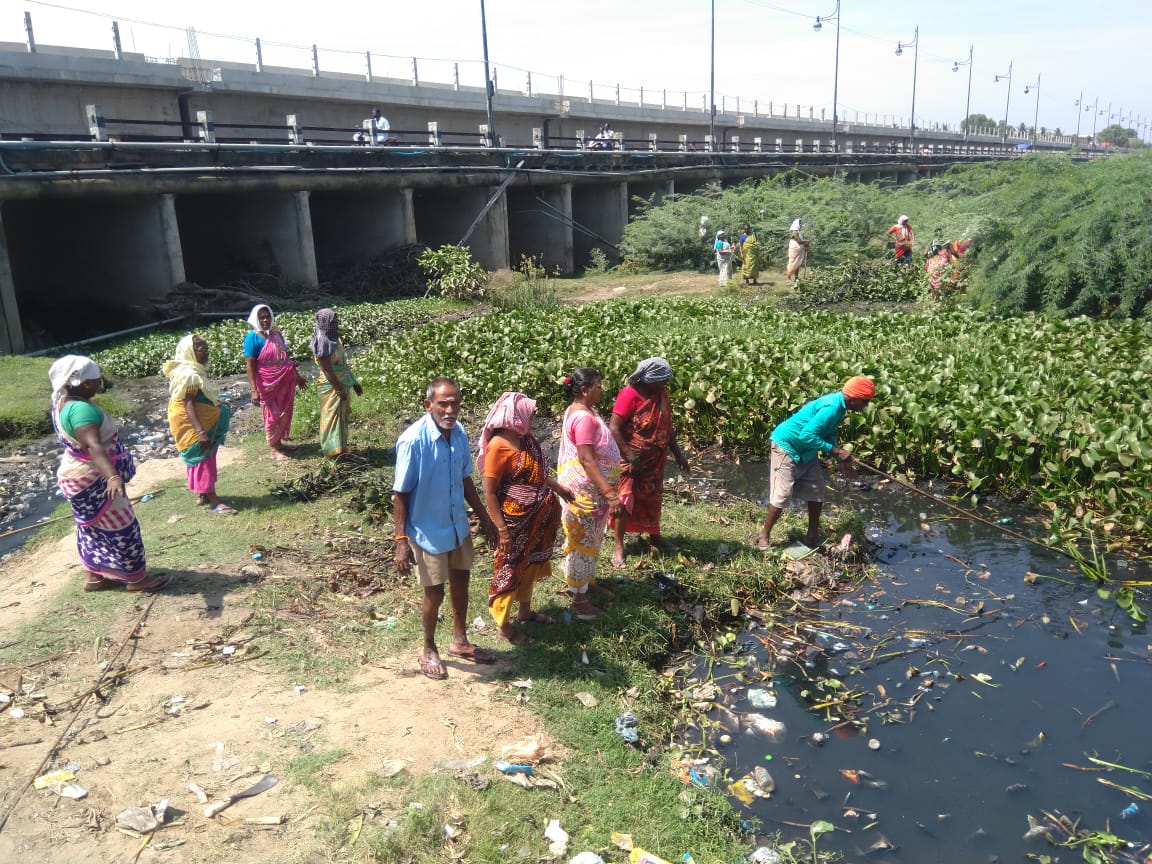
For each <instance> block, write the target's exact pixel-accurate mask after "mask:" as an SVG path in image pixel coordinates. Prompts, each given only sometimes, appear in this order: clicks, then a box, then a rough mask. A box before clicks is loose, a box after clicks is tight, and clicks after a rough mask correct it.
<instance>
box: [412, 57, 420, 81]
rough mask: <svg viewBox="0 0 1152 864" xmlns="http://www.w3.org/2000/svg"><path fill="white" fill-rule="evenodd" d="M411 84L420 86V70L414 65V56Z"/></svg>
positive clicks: (413, 59)
mask: <svg viewBox="0 0 1152 864" xmlns="http://www.w3.org/2000/svg"><path fill="white" fill-rule="evenodd" d="M412 86H413V87H419V86H420V70H419V69H418V68H417V67H416V58H415V57H413V58H412Z"/></svg>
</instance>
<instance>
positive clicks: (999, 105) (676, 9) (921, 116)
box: [0, 0, 1152, 140]
mask: <svg viewBox="0 0 1152 864" xmlns="http://www.w3.org/2000/svg"><path fill="white" fill-rule="evenodd" d="M713 2H714V4H715V19H714V20H715V33H716V52H715V57H716V59H715V65H714V67H713V65H712V63H711V54H710V43H711V40H710V36H711V33H712V23H713V16H712V11H711V10H712V4H713ZM485 6H486V20H487V30H488V52H489V58H490V61H491V63H492V64H493V66H494V67H495V69H496V70H497V81H498V85H499V87H500V88H501V89H523V88H524V87H525V86H526V82H527V77H528V74H527V73H528V72H529V71H531V73H532V80H533V89H534V90H536V91H539V92H545V93H547V92H558V91H559V90H560V89H561V86H562V87H563V90H564V93H565V95H570V96H579V97H586V96H587V94H588V89H589V81H590V80H592V81H593V82H595V88H594V89H595V95H596V98H597V99H611V98H614V95H615V87H616V85H617V84H619V85H620V87H621V88H622V94H621V98H622V99H623V100H625V101H635V100H636V99H637V98H638V96H639V89H640V88H641V87H642V88H644V98H645V101H646V102H649V103H653V104H659V103H660V102H661V100H662V98H663V92H664V91H665V90H666V91H668V96H667V100H668V102H669V103H670V104H672V105H676V106H681V105H683V102H684V98H685V97H684V95H683V93H685V92H686V93H688V97H687V99H688V104H689V106H690V107H691V108H697V109H699V108H702V107H703V105H704V104H705V102H704V99H705V96H706V94H707V92H708V89H709V77H710V73H711V72H712V71H713V68H714V71H715V79H716V84H715V91H716V94H717V96H716V101H717V105H718V106H720V105H721V104H723V105H724V106H725V107H726V108H727V109H728V110H730V111H734V110H735V107H736V97H737V96H739V97H740V110H741V111H742V112H743V113H746V114H748V113H751V112H752V108H753V105H752V102H753V100H757V101H758V107H759V110H760V111H761V112H762V113H763V112H765V111H766V106H767V104H768V102H769V101H771V102H772V103H773V108H774V109H775V110H776V112H777V113H779V112H780V111H781V108H782V106H784V105H788V106H789V110H790V112H791V113H793V114H794V113H795V106H796V105H797V104H800V105H802V106H804V108H803V111H804V115H805V116H807V112H808V106H814V107H815V111H816V114H817V116H819V112H820V110H821V109H824V111H825V112H826V116H827V117H829V118H830V117H831V106H832V97H833V83H834V72H833V70H834V65H835V62H834V61H835V56H836V21H835V19H833V20H827V21H826V22H825V23H824V26H823V27H822V29H821V31H820V32H818V33H817V32H814V31H813V24H814V22H815V18H816V16H832V15H834V13H835V10H836V8H837V0H575V2H572V0H486V3H485ZM25 11H27V12H30V13H31V15H32V23H33V28H34V31H35V36H36V41H37V42H38V43H39V44H41V45H73V46H78V47H87V48H108V47H110V46H111V22H112V20H118V21H119V22H120V24H119V26H120V34H121V41H122V44H123V47H124V50H125V51H136V52H139V53H143V54H146V55H149V56H152V57H158V58H167V57H179V56H185V57H186V56H189V37H188V32H187V28H189V27H191V28H194V30H195V34H196V35H195V43H196V46H197V48H198V51H199V54H200V56H201V57H202V58H204V59H205V60H210V59H220V60H233V61H247V62H252V61H253V59H254V57H255V48H254V40H255V38H256V37H260V39H261V42H262V49H263V59H264V62H265V64H267V65H270V66H273V65H282V66H296V67H302V68H308V67H309V66H310V64H311V47H310V46H311V45H312V44H316V45H318V46H319V49H320V65H321V68H322V69H332V70H334V71H345V72H361V71H363V69H364V62H365V61H364V53H365V52H366V51H371V52H372V55H373V57H372V63H373V72H374V74H376V75H382V76H390V77H404V78H406V77H410V75H411V65H412V60H411V58H412V57H416V58H418V60H417V69H418V74H419V77H420V78H421V79H422V80H428V81H451V80H452V75H453V62H456V63H459V64H460V65H459V74H460V78H461V83H464V84H470V83H476V84H479V83H480V82H482V81H483V71H482V69H483V67H482V65H481V63H480V61H481V59H482V57H483V54H482V39H481V26H480V25H481V15H480V0H437V2H436V3H434V4H429V5H427V6H425V5H424V4H423V3H414V2H401V0H375V2H364V0H325V2H323V3H308V4H304V3H292V2H284V0H278V2H275V3H272V2H266V0H196V2H194V3H187V4H175V3H171V2H167V0H160V2H157V0H71V2H69V0H62V2H52V3H49V2H43V0H19V2H18V0H0V41H5V42H22V41H23V40H24V12H25ZM840 28H841V29H840V52H839V54H840V56H839V60H840V63H839V68H840V72H839V79H838V81H839V83H838V99H837V103H838V105H839V114H840V119H841V121H842V122H848V123H851V122H853V121H854V120H856V119H857V118H858V119H859V120H861V121H863V120H865V119H866V118H867V119H871V118H872V117H873V116H874V115H880V116H881V118H883V119H884V120H887V121H888V122H894V121H900V122H902V123H904V124H906V123H907V121H908V117H909V114H910V111H911V108H912V83H913V73H914V72H915V77H916V94H915V96H916V109H915V110H916V118H917V125H918V126H929V125H931V124H932V123H940V124H951V125H952V126H953V127H954V126H955V124H957V123H959V121H960V120H962V119H963V118H964V116H965V102H966V98H967V87H968V72H969V67H968V66H966V65H961V66H960V68H959V69H958V70H956V71H953V69H952V66H953V63H954V62H956V61H961V62H962V63H964V62H966V61H967V59H968V57H969V48H970V47H971V48H972V57H973V63H972V66H971V70H972V76H971V88H972V92H971V109H970V112H971V113H982V114H986V115H988V116H990V117H991V118H993V119H994V120H996V121H999V120H1002V119H1003V118H1004V115H1005V110H1007V114H1008V120H1009V122H1010V123H1011V124H1012V125H1013V126H1017V125H1019V124H1020V123H1022V122H1023V123H1026V124H1027V125H1029V126H1031V125H1032V123H1033V118H1034V117H1037V116H1038V124H1037V125H1039V126H1040V127H1042V128H1045V129H1048V130H1049V131H1051V130H1054V129H1056V128H1059V129H1061V131H1063V132H1064V133H1065V134H1072V133H1074V132H1075V131H1076V128H1077V123H1078V122H1079V123H1080V131H1081V134H1083V135H1087V134H1090V133H1091V131H1092V127H1093V121H1094V120H1095V123H1096V128H1097V129H1103V128H1104V127H1105V126H1107V125H1109V122H1113V123H1114V122H1119V121H1121V120H1123V121H1124V122H1123V125H1124V126H1126V127H1135V126H1136V125H1137V118H1141V119H1142V120H1143V121H1144V122H1149V129H1148V131H1147V132H1146V134H1145V140H1152V121H1150V118H1152V51H1150V50H1149V48H1148V46H1149V45H1150V44H1152V0H1113V2H1110V3H1108V4H1102V3H1085V2H1073V0H1011V2H1003V0H966V2H957V0H950V2H944V0H914V2H906V3H902V4H898V3H892V2H890V0H889V2H880V0H842V2H841V3H840ZM917 28H918V33H919V35H918V36H916V33H917ZM914 38H916V39H917V40H918V48H919V58H918V60H917V59H916V57H915V54H916V49H915V48H913V47H907V48H905V50H904V52H903V54H902V55H901V56H897V55H896V53H895V49H896V47H897V42H899V41H903V42H904V43H905V44H908V43H911V42H912V41H913V39H914ZM1010 65H1011V72H1012V81H1011V87H1010V88H1009V85H1008V82H1007V80H1006V76H1007V74H1008V72H1009V66H1010ZM996 75H1000V76H1001V77H1002V80H1001V81H1000V82H996V81H994V78H995V76H996ZM561 76H563V84H562V85H561V84H560V82H559V79H560V77H561ZM1037 82H1038V83H1039V89H1037V88H1036V86H1035V85H1036V84H1037ZM1026 86H1027V87H1028V88H1029V89H1028V92H1027V93H1025V87H1026ZM1081 94H1082V98H1083V103H1082V105H1081V106H1080V107H1077V105H1076V104H1075V103H1076V102H1077V100H1079V99H1081ZM1085 109H1086V110H1085Z"/></svg>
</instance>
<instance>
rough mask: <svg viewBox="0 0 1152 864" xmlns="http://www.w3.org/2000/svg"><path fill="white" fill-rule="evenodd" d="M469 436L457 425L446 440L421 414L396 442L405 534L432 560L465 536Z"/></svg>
mask: <svg viewBox="0 0 1152 864" xmlns="http://www.w3.org/2000/svg"><path fill="white" fill-rule="evenodd" d="M472 467H473V466H472V451H471V450H469V449H468V434H467V433H466V432H465V431H464V427H463V426H461V425H460V424H459V423H457V424H456V425H455V426H453V427H452V432H451V434H450V435H449V437H448V438H447V439H445V437H444V435H443V433H442V432H441V431H440V427H439V426H437V425H436V421H435V420H433V419H432V415H431V414H425V415H424V416H423V417H422V418H420V419H419V420H417V421H416V422H415V423H413V424H412V425H411V426H409V427H408V428H407V429H405V430H404V433H403V434H402V435H401V436H400V438H399V440H398V441H397V442H396V479H395V480H394V481H393V483H392V490H393V491H394V492H405V493H407V494H408V520H407V521H406V522H405V523H404V531H405V533H407V534H408V538H409V540H410V541H411V542H413V543H415V544H417V545H418V546H419V547H420V548H421V549H423V550H425V551H426V552H431V553H432V554H433V555H443V554H444V553H446V552H451V551H452V550H453V549H455V548H456V547H457V546H459V545H460V544H461V543H463V542H464V539H465V538H466V537H467V536H468V534H469V533H470V532H469V528H468V513H467V510H466V509H465V501H464V478H465V477H471V476H472Z"/></svg>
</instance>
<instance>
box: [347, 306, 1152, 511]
mask: <svg viewBox="0 0 1152 864" xmlns="http://www.w3.org/2000/svg"><path fill="white" fill-rule="evenodd" d="M1150 340H1152V323H1147V322H1136V321H1093V320H1091V319H1088V318H1083V317H1081V318H1075V319H1069V320H1067V321H1056V320H1049V319H1044V318H1039V317H1036V316H1023V317H1017V318H1011V319H996V318H992V317H989V316H985V315H983V314H980V313H977V312H973V311H948V312H945V311H940V312H932V313H929V314H925V315H900V314H892V313H884V314H876V315H872V316H869V317H857V316H845V315H836V314H832V313H827V312H816V313H803V314H800V313H791V312H784V311H781V310H779V309H775V308H771V307H767V306H751V307H749V306H746V305H744V304H741V303H737V302H732V301H721V300H706V301H700V300H687V299H674V300H663V301H658V300H644V301H613V302H607V303H601V304H595V305H592V304H589V305H585V306H578V307H560V308H557V309H554V310H550V312H549V314H548V315H547V316H546V317H541V316H539V315H533V314H531V313H509V314H497V315H489V316H485V317H483V318H479V319H472V320H468V321H461V322H455V323H434V324H428V325H425V326H423V327H420V328H417V329H415V330H411V331H408V332H405V333H403V334H397V336H396V338H395V339H394V340H392V341H391V342H390V343H389V344H387V345H380V346H375V347H373V348H371V349H369V351H367V352H365V354H364V355H362V356H361V357H359V358H357V363H356V370H357V374H358V375H360V376H361V378H362V380H363V381H364V382H365V386H367V387H376V386H382V387H383V388H384V390H385V391H386V392H387V393H388V394H389V395H390V396H392V397H394V398H396V399H398V400H400V403H401V404H408V405H412V406H416V405H418V404H419V400H420V399H421V398H422V388H423V387H424V384H425V383H426V382H427V381H428V380H429V379H431V378H432V377H433V376H436V375H451V376H453V377H455V378H456V379H457V380H458V381H459V383H460V385H461V388H462V390H463V392H464V395H465V398H466V399H467V400H468V401H469V402H470V403H471V404H473V405H474V406H475V407H476V409H477V410H479V411H483V410H484V409H486V408H487V406H488V405H490V404H491V403H492V402H493V401H494V400H495V399H496V398H497V397H498V396H499V395H500V394H501V393H502V392H504V391H505V390H518V391H520V392H523V393H527V394H528V395H530V396H532V397H533V398H535V399H537V400H538V401H539V404H540V407H539V409H538V410H540V411H541V412H547V411H559V410H561V409H562V408H563V397H562V395H561V382H562V380H563V376H564V375H566V374H567V373H568V372H570V371H571V370H572V369H574V368H576V367H577V366H585V365H592V366H595V367H597V368H599V369H600V371H601V373H602V374H603V375H604V382H605V387H604V399H603V400H602V403H601V411H602V412H608V411H610V410H611V407H610V406H611V404H612V401H611V400H612V398H613V396H614V394H615V393H616V391H617V390H618V389H619V388H620V386H621V385H622V383H623V380H624V377H625V376H626V375H627V374H628V373H630V372H631V371H632V370H633V368H634V367H635V364H636V362H637V361H638V360H640V359H642V358H644V357H647V356H650V355H661V356H664V357H666V358H667V359H668V360H669V362H670V363H671V364H672V366H673V368H674V369H675V371H676V382H675V385H674V387H673V401H674V405H675V410H676V415H677V416H676V423H677V428H678V429H679V430H680V434H681V435H682V436H683V437H684V438H686V439H690V440H692V441H693V442H695V443H696V444H697V445H708V444H713V443H720V444H723V445H724V446H727V447H737V448H741V449H744V450H748V451H752V452H754V453H760V454H763V453H764V452H765V450H766V448H767V445H768V436H769V434H770V432H771V430H772V428H773V426H774V425H775V424H776V423H778V422H779V421H780V420H782V419H783V418H784V417H786V416H787V415H788V414H789V413H790V412H792V411H793V410H795V409H796V408H797V407H799V406H800V405H801V404H802V403H803V402H805V401H806V400H808V399H811V398H813V397H815V396H818V395H820V394H822V393H824V392H827V391H829V390H832V389H835V388H836V387H838V386H839V384H840V383H841V382H842V381H843V380H844V379H845V378H847V377H849V376H850V375H854V374H858V373H860V372H864V373H867V374H870V375H874V376H875V377H876V380H877V382H878V388H879V398H878V399H877V400H876V402H875V403H874V405H873V407H872V408H871V409H870V410H869V411H868V413H867V414H865V415H850V416H849V419H848V420H847V421H846V422H845V424H844V426H843V429H842V439H843V440H844V441H846V442H853V443H854V444H855V445H856V450H857V452H858V453H859V454H860V455H861V456H862V457H863V458H864V459H866V460H868V461H870V462H873V463H875V464H878V465H879V466H880V467H883V468H885V469H888V470H894V471H901V472H909V473H912V474H913V475H915V476H920V477H925V476H946V477H950V478H952V479H953V480H955V481H958V482H960V483H962V484H964V485H965V486H966V487H967V488H968V489H969V490H970V491H971V492H972V493H973V494H975V495H981V496H982V495H986V494H989V493H993V492H1013V493H1015V492H1019V491H1021V490H1026V491H1027V492H1029V493H1030V494H1031V496H1032V498H1033V500H1036V501H1038V502H1043V501H1051V502H1055V503H1056V504H1057V505H1058V506H1060V507H1061V508H1066V509H1067V510H1068V511H1069V512H1072V511H1074V510H1075V509H1076V508H1077V507H1085V508H1087V509H1089V510H1092V511H1094V512H1095V513H1097V514H1098V515H1099V516H1100V517H1101V518H1103V519H1107V520H1110V521H1113V522H1116V523H1118V524H1121V525H1126V526H1130V527H1132V528H1134V529H1136V530H1137V531H1147V529H1148V526H1149V525H1152V492H1149V490H1150V489H1152V417H1150V416H1149V413H1148V410H1147V406H1148V405H1150V404H1152V354H1150V353H1149V352H1148V351H1147V345H1148V344H1150Z"/></svg>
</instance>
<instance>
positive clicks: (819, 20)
mask: <svg viewBox="0 0 1152 864" xmlns="http://www.w3.org/2000/svg"><path fill="white" fill-rule="evenodd" d="M825 21H835V22H836V64H835V66H833V68H832V152H833V153H835V152H836V126H837V114H836V100H837V98H838V97H839V89H840V0H836V10H835V11H834V12H833V13H832V14H831V15H817V16H816V23H815V24H813V25H812V29H813V30H815V31H816V32H817V33H819V32H820V30H821V29H822V28H823V26H824V22H825Z"/></svg>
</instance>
